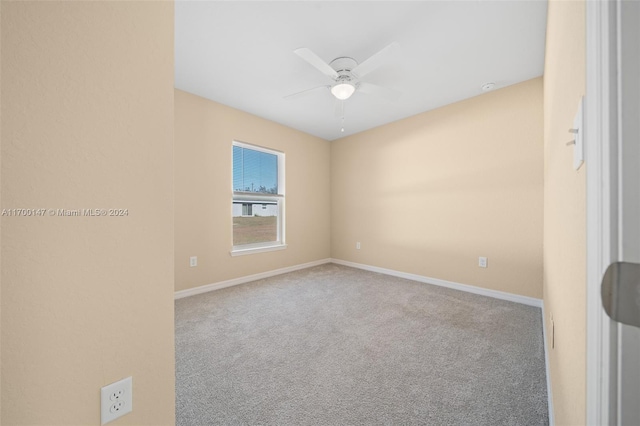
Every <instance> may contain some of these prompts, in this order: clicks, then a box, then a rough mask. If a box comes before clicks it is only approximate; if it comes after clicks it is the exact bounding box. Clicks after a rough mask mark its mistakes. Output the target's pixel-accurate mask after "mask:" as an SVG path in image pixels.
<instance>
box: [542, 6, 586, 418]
mask: <svg viewBox="0 0 640 426" xmlns="http://www.w3.org/2000/svg"><path fill="white" fill-rule="evenodd" d="M585 43H586V33H585V3H584V2H583V1H550V2H549V11H548V20H547V46H546V58H545V71H544V113H545V114H544V116H545V117H544V141H545V144H544V146H545V148H544V156H545V173H544V181H545V186H544V248H545V250H544V304H545V311H546V316H547V332H548V333H549V334H550V331H551V328H550V327H551V323H550V321H549V320H550V317H551V315H553V320H554V324H555V349H552V350H550V352H549V358H550V359H549V361H550V362H549V364H550V368H551V383H552V394H553V402H554V407H555V410H554V411H555V416H556V423H557V424H558V425H579V424H584V423H585V420H586V418H585V415H586V412H585V398H586V390H585V389H586V384H585V383H586V377H585V362H586V361H585V348H586V261H585V258H586V234H585V230H586V210H585V209H586V206H585V186H586V181H585V168H586V166H585V165H583V166H582V167H581V168H580V169H579V170H578V171H575V170H574V169H573V148H572V147H567V146H566V142H568V141H570V140H571V139H572V137H571V135H570V134H569V133H568V131H567V129H569V128H570V127H572V125H573V118H574V116H575V113H576V110H577V107H578V102H579V100H580V97H581V96H583V95H584V93H585V78H586V77H585V73H586V71H585V69H586V67H585Z"/></svg>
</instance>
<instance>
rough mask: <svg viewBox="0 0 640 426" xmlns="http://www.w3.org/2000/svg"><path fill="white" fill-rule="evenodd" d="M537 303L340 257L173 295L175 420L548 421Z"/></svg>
mask: <svg viewBox="0 0 640 426" xmlns="http://www.w3.org/2000/svg"><path fill="white" fill-rule="evenodd" d="M540 315H541V314H540V309H539V308H533V307H529V306H524V305H520V304H517V303H511V302H506V301H502V300H497V299H492V298H488V297H482V296H477V295H474V294H469V293H464V292H459V291H455V290H450V289H446V288H441V287H436V286H431V285H428V284H423V283H418V282H414V281H409V280H404V279H400V278H394V277H389V276H386V275H382V274H376V273H372V272H367V271H362V270H357V269H353V268H348V267H344V266H339V265H335V264H327V265H322V266H318V267H314V268H310V269H305V270H301V271H297V272H292V273H289V274H284V275H280V276H277V277H272V278H268V279H263V280H260V281H256V282H253V283H249V284H244V285H240V286H236V287H231V288H227V289H224V290H218V291H214V292H210V293H206V294H202V295H198V296H193V297H189V298H186V299H181V300H178V301H176V422H177V424H178V425H182V426H196V425H213V424H224V425H234V424H251V425H256V424H260V425H301V424H302V425H311V424H313V425H364V424H366V425H370V424H389V425H390V424H394V425H408V424H429V425H492V426H493V425H546V424H548V411H547V392H546V381H545V380H546V379H545V365H544V349H543V343H542V324H541V321H542V319H541V316H540Z"/></svg>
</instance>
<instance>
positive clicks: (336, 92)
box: [331, 83, 356, 101]
mask: <svg viewBox="0 0 640 426" xmlns="http://www.w3.org/2000/svg"><path fill="white" fill-rule="evenodd" d="M355 91H356V86H354V85H353V84H351V83H338V84H336V85H335V86H333V87H332V88H331V93H332V94H333V96H335V97H336V98H338V99H340V100H341V101H344V100H347V99H349V98H350V97H351V95H353V92H355Z"/></svg>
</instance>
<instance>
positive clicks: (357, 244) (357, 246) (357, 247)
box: [356, 241, 360, 250]
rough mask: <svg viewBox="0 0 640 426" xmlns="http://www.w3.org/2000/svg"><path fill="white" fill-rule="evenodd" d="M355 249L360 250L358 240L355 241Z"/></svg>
mask: <svg viewBox="0 0 640 426" xmlns="http://www.w3.org/2000/svg"><path fill="white" fill-rule="evenodd" d="M356 250H360V241H358V242H357V243H356Z"/></svg>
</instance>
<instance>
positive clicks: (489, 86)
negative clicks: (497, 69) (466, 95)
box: [482, 83, 496, 92]
mask: <svg viewBox="0 0 640 426" xmlns="http://www.w3.org/2000/svg"><path fill="white" fill-rule="evenodd" d="M494 87H496V84H495V83H485V84H483V85H482V91H483V92H488V91H489V90H493V88H494Z"/></svg>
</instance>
